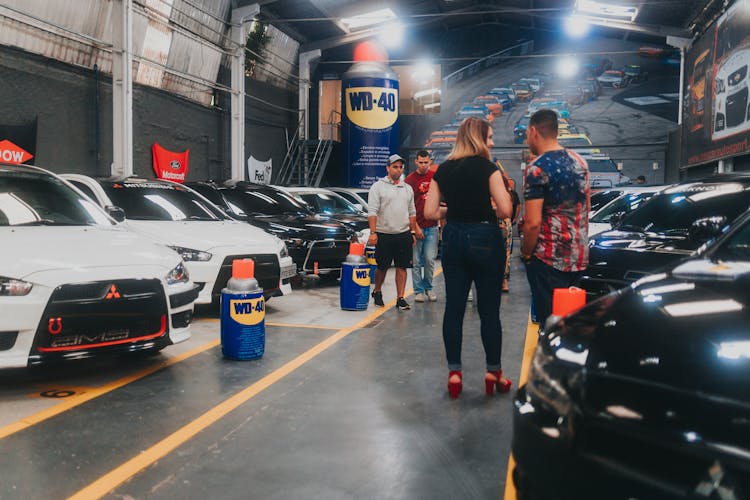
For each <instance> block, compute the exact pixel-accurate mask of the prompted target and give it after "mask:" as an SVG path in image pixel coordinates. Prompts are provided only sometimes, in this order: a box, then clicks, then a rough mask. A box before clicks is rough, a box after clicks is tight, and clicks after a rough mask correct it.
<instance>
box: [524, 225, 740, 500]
mask: <svg viewBox="0 0 750 500" xmlns="http://www.w3.org/2000/svg"><path fill="white" fill-rule="evenodd" d="M748 325H750V213H748V214H746V215H744V216H743V217H742V219H740V220H738V221H737V223H736V224H734V225H733V226H732V227H731V228H730V229H729V231H728V232H727V233H725V234H724V235H723V236H722V237H721V238H719V239H718V240H717V241H716V242H715V243H714V244H712V245H710V246H709V247H708V248H706V249H704V250H702V251H701V252H699V253H698V254H697V255H696V256H695V257H694V258H691V259H689V260H686V261H684V262H681V263H680V264H679V265H678V266H677V267H675V268H674V269H672V270H671V271H668V272H665V273H663V274H659V275H654V276H650V277H648V278H645V279H642V280H640V281H638V282H637V283H635V284H634V285H633V286H632V287H629V288H624V289H622V290H620V291H617V292H615V293H612V294H610V295H607V296H606V297H604V298H602V299H600V300H597V301H594V302H592V303H590V304H589V305H587V306H585V307H584V308H582V309H581V310H579V311H578V312H576V313H573V314H571V315H569V316H566V317H564V318H562V319H560V318H552V319H551V320H550V321H549V322H548V323H547V326H546V328H545V330H544V332H543V335H542V336H541V337H540V339H539V345H538V347H537V349H536V351H535V353H534V356H533V358H532V361H531V365H530V369H529V372H528V381H527V383H526V384H525V385H524V386H522V387H521V388H520V389H519V391H518V393H517V394H516V397H515V400H514V417H513V444H512V450H513V456H514V458H515V461H516V467H515V470H514V471H513V478H514V481H515V483H516V489H517V492H518V498H573V499H589V498H591V499H594V498H596V499H603V498H606V499H620V498H622V499H626V498H638V499H652V498H658V499H670V498H693V499H697V498H706V499H708V498H711V499H720V498H721V499H723V498H727V499H728V498H732V499H740V498H748V495H750V425H749V423H750V384H749V383H748V380H750V329H749V328H748Z"/></svg>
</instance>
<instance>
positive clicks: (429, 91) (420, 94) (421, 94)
mask: <svg viewBox="0 0 750 500" xmlns="http://www.w3.org/2000/svg"><path fill="white" fill-rule="evenodd" d="M439 93H440V89H427V90H420V91H419V92H414V99H420V98H422V97H427V96H430V95H435V94H439Z"/></svg>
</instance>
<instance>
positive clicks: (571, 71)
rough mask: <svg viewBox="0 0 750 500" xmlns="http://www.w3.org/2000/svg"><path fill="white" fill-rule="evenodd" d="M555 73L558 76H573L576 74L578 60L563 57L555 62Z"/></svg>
mask: <svg viewBox="0 0 750 500" xmlns="http://www.w3.org/2000/svg"><path fill="white" fill-rule="evenodd" d="M557 74H558V75H560V78H573V77H574V76H576V75H577V74H578V61H576V60H575V59H573V58H572V57H564V58H563V59H560V61H559V62H558V63H557Z"/></svg>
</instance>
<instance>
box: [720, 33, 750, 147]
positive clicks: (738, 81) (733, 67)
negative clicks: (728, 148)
mask: <svg viewBox="0 0 750 500" xmlns="http://www.w3.org/2000/svg"><path fill="white" fill-rule="evenodd" d="M748 68H750V46H745V47H743V48H740V49H737V50H736V51H735V52H734V53H733V54H732V55H730V56H729V57H728V58H727V59H726V60H724V62H722V63H721V64H720V65H719V67H718V68H717V70H716V81H715V83H714V88H715V94H716V95H715V96H714V100H713V103H714V104H713V108H714V122H713V130H712V132H711V139H712V140H714V141H716V140H718V139H723V138H725V137H729V136H732V135H735V134H739V133H741V132H745V131H746V130H748V129H750V116H749V115H750V106H748V104H750V98H748V89H750V85H749V84H748V82H750V75H748Z"/></svg>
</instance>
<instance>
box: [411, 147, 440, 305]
mask: <svg viewBox="0 0 750 500" xmlns="http://www.w3.org/2000/svg"><path fill="white" fill-rule="evenodd" d="M415 163H416V165H417V169H416V170H415V171H414V172H412V173H410V174H409V175H407V176H406V183H407V184H409V185H410V186H411V188H412V190H413V191H414V206H415V208H416V210H417V226H416V231H415V233H416V234H415V235H414V236H416V239H417V243H416V245H414V255H413V265H412V269H411V280H412V284H413V285H414V301H415V302H424V301H425V300H429V301H430V302H435V301H436V300H437V295H435V292H433V291H432V274H433V271H434V269H435V258H437V250H438V225H437V221H434V220H429V219H426V218H425V216H424V202H425V200H426V199H427V192H428V191H429V189H430V181H431V180H432V176H433V174H434V172H433V171H431V170H430V165H431V160H430V153H428V152H427V151H425V150H424V149H423V150H421V151H419V152H417V158H416V160H415Z"/></svg>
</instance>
